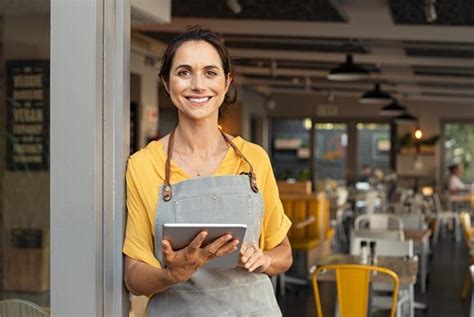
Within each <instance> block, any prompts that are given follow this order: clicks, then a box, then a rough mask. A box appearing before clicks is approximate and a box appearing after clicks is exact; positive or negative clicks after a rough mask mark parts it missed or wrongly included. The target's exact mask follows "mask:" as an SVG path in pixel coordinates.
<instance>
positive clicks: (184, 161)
mask: <svg viewBox="0 0 474 317" xmlns="http://www.w3.org/2000/svg"><path fill="white" fill-rule="evenodd" d="M174 152H175V153H176V154H177V155H178V157H179V158H180V159H181V161H182V162H183V163H184V164H185V165H186V166H187V167H189V169H191V170H192V171H193V172H194V174H196V176H198V177H199V176H201V175H202V174H203V173H201V172H199V171H197V170H195V169H194V168H192V167H191V165H189V164H188V162H186V160H185V159H184V158H183V157H182V156H181V154H179V153H178V152H176V151H174Z"/></svg>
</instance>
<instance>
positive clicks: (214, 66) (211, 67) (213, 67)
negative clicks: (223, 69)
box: [175, 64, 219, 69]
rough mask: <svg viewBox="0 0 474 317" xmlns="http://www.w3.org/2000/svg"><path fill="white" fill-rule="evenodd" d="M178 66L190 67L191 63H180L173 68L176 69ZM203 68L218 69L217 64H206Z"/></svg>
mask: <svg viewBox="0 0 474 317" xmlns="http://www.w3.org/2000/svg"><path fill="white" fill-rule="evenodd" d="M178 68H187V69H192V67H191V65H188V64H181V65H178V66H176V67H175V69H178ZM204 68H205V69H219V67H218V66H217V65H206V66H204Z"/></svg>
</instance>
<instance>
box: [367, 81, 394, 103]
mask: <svg viewBox="0 0 474 317" xmlns="http://www.w3.org/2000/svg"><path fill="white" fill-rule="evenodd" d="M390 101H392V96H391V95H390V94H389V93H388V92H385V91H383V90H382V89H380V84H379V83H376V84H375V85H374V89H372V90H369V91H367V92H365V93H364V94H363V95H362V96H361V97H360V98H359V102H360V103H364V104H387V103H389V102H390Z"/></svg>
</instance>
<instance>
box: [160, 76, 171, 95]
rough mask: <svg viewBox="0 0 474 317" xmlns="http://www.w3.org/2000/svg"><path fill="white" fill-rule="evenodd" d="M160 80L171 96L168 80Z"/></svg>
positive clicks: (161, 78)
mask: <svg viewBox="0 0 474 317" xmlns="http://www.w3.org/2000/svg"><path fill="white" fill-rule="evenodd" d="M160 80H161V83H162V84H163V87H164V88H165V90H166V93H167V94H168V95H169V94H170V90H169V88H168V83H167V82H166V80H164V79H163V77H160Z"/></svg>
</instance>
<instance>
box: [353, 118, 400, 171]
mask: <svg viewBox="0 0 474 317" xmlns="http://www.w3.org/2000/svg"><path fill="white" fill-rule="evenodd" d="M356 128H357V176H360V173H361V171H362V167H363V166H364V165H370V166H371V167H372V168H373V169H380V170H381V171H382V172H384V174H386V173H387V172H389V171H390V146H391V144H390V125H389V124H388V123H360V122H359V123H357V125H356Z"/></svg>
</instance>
